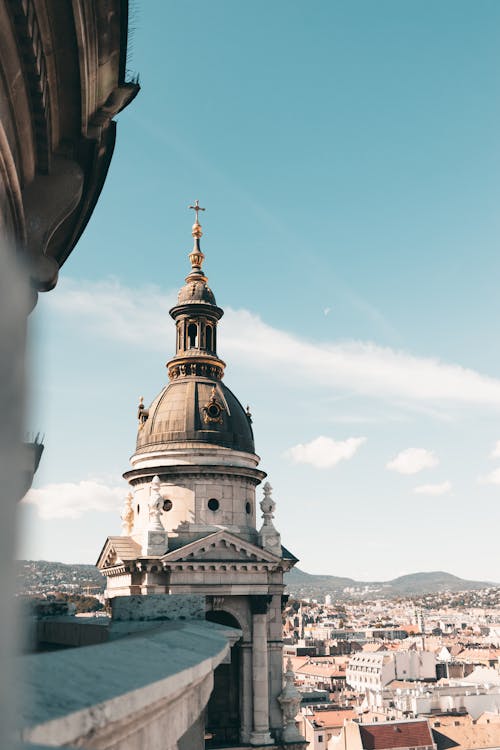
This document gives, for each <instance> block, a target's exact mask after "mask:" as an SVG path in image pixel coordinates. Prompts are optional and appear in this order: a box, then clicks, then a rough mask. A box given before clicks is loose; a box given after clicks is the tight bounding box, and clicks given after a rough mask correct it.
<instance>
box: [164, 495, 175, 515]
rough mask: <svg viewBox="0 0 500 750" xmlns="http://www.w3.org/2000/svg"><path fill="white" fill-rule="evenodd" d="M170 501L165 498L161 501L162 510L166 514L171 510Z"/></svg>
mask: <svg viewBox="0 0 500 750" xmlns="http://www.w3.org/2000/svg"><path fill="white" fill-rule="evenodd" d="M172 505H173V503H172V501H171V500H169V499H168V497H167V498H165V500H164V501H163V510H164V511H166V512H168V511H169V510H172Z"/></svg>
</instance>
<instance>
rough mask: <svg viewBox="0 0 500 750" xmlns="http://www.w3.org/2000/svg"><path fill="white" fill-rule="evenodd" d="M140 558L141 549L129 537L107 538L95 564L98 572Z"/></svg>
mask: <svg viewBox="0 0 500 750" xmlns="http://www.w3.org/2000/svg"><path fill="white" fill-rule="evenodd" d="M140 556H141V548H140V546H139V545H138V544H137V542H134V540H133V539H132V537H130V536H108V538H107V539H106V542H105V544H104V547H103V548H102V551H101V554H100V555H99V558H98V560H97V562H96V566H97V568H98V569H99V570H103V569H104V568H112V567H114V566H116V565H123V564H124V563H126V562H130V561H131V560H137V558H138V557H140Z"/></svg>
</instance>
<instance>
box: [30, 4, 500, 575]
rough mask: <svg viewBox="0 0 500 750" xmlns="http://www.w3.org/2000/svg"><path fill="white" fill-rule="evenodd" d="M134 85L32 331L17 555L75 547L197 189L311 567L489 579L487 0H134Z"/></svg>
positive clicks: (494, 46)
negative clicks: (37, 443) (31, 453)
mask: <svg viewBox="0 0 500 750" xmlns="http://www.w3.org/2000/svg"><path fill="white" fill-rule="evenodd" d="M131 16H132V20H131V45H130V50H129V60H128V66H129V69H130V72H131V74H134V75H135V74H139V75H140V83H141V87H142V88H141V92H140V94H139V95H138V97H137V98H136V99H135V100H134V102H133V103H132V104H131V105H130V106H129V107H128V108H127V109H126V110H124V111H123V112H122V113H121V114H120V115H119V116H118V118H117V120H118V127H117V144H116V149H115V153H114V156H113V160H112V163H111V167H110V171H109V174H108V177H107V180H106V183H105V185H104V189H103V191H102V194H101V197H100V199H99V202H98V204H97V207H96V209H95V211H94V214H93V216H92V218H91V220H90V223H89V225H88V227H87V229H86V230H85V233H84V235H83V236H82V238H81V240H80V241H79V243H78V246H77V247H76V249H75V250H74V251H73V253H72V254H71V256H70V258H69V260H68V261H67V262H66V264H65V265H64V267H63V269H62V271H61V275H60V281H59V284H58V286H57V287H56V289H55V290H54V291H52V292H50V293H48V294H45V295H40V299H39V302H38V306H37V308H36V310H35V312H34V313H33V314H32V317H31V322H30V330H31V336H30V338H31V342H32V344H31V350H30V361H29V368H30V372H31V374H32V377H31V393H30V404H31V407H30V414H29V418H28V424H27V429H28V430H29V431H31V432H37V431H41V432H42V433H44V434H45V441H44V442H45V451H44V454H43V458H42V462H41V465H40V468H39V470H38V473H37V475H36V478H35V483H34V487H33V489H32V490H31V492H30V493H29V495H28V496H27V498H26V499H25V501H23V503H22V512H21V516H22V527H21V534H20V540H21V541H20V544H19V555H20V556H22V557H25V558H30V559H38V558H41V559H49V560H62V561H65V562H94V561H95V560H96V559H97V556H98V554H99V552H100V549H101V547H102V545H103V543H104V541H105V539H106V536H108V535H109V534H117V533H120V519H119V513H120V508H121V505H122V503H123V498H124V497H125V495H126V493H127V485H126V483H125V482H124V480H123V479H122V478H121V475H122V473H123V472H124V471H126V470H127V469H128V468H129V463H128V460H129V457H130V455H131V454H132V453H133V450H134V446H135V436H136V429H137V422H136V408H137V404H138V399H139V397H140V396H141V395H144V397H145V401H146V403H148V402H150V401H151V400H152V399H153V398H154V397H155V395H156V394H157V393H158V392H159V391H160V389H161V388H162V387H163V385H164V384H165V383H166V380H167V376H166V370H165V362H166V361H167V360H168V359H169V358H170V357H171V356H172V354H173V353H174V345H175V336H174V328H173V323H172V321H171V319H170V317H169V315H168V310H169V308H170V306H171V305H172V304H173V302H174V301H175V296H176V291H177V290H178V289H179V287H180V286H182V284H183V281H184V276H185V275H186V273H187V272H188V270H189V263H188V259H187V255H188V253H189V251H190V248H191V225H192V221H193V215H192V212H190V211H188V208H187V207H188V206H189V204H190V203H192V202H193V201H194V200H195V199H199V200H200V204H201V205H202V206H205V207H206V209H207V210H206V211H205V212H204V213H203V214H202V220H201V221H202V225H203V231H204V236H203V240H202V247H203V250H204V252H205V255H206V261H205V270H206V272H207V275H208V277H209V281H210V286H211V288H212V289H213V290H214V293H215V295H216V299H217V303H218V304H219V305H220V306H221V307H223V308H224V310H225V316H224V318H223V319H222V321H221V323H220V325H219V337H218V349H219V355H220V356H221V357H222V359H224V361H225V362H226V363H227V368H226V375H225V382H226V384H227V385H228V386H229V387H230V388H231V389H232V390H233V392H234V393H235V394H236V395H237V397H238V398H239V399H240V400H241V401H242V403H243V404H244V405H246V404H247V403H248V404H249V405H250V408H251V411H252V414H253V426H254V434H255V440H256V450H257V453H258V454H259V455H260V456H261V468H263V470H264V471H266V472H267V473H268V479H269V481H270V483H271V485H272V486H273V497H274V499H275V500H276V503H277V511H276V526H277V527H278V529H279V530H280V532H281V535H282V541H283V543H284V544H285V546H286V547H288V548H289V549H290V550H291V551H292V552H293V553H294V554H295V555H296V556H297V557H298V558H300V563H299V566H300V567H301V568H302V569H303V570H306V571H307V572H310V573H323V574H333V575H342V576H351V577H354V578H357V579H359V580H374V579H375V580H388V579H391V578H393V577H396V576H398V575H402V574H405V573H411V572H416V571H421V570H445V571H448V572H450V573H454V574H456V575H460V576H462V577H465V578H475V579H480V580H488V581H500V559H499V557H498V554H497V550H498V525H499V520H500V512H499V500H500V353H499V347H498V321H499V320H500V295H499V293H498V280H499V278H500V252H499V242H500V212H499V211H498V206H499V202H500V4H499V3H498V2H495V1H494V0H493V1H491V2H489V1H488V0H482V2H480V3H477V2H473V1H470V2H464V1H463V0H450V1H447V0H440V2H439V3H425V2H420V1H419V0H408V1H407V2H404V3H401V2H400V1H399V0H379V2H377V3H374V2H371V1H370V0H363V1H361V0H345V1H342V2H339V1H333V0H332V2H326V1H325V0H322V1H321V2H319V1H318V0H311V1H310V2H307V3H305V2H297V1H295V0H292V1H290V0H289V1H288V2H282V1H281V0H273V2H272V3H270V2H268V1H266V2H264V1H263V0H254V2H252V3H234V2H230V1H229V0H212V1H211V2H210V3H207V2H202V1H201V0H191V2H190V3H183V2H173V0H168V2H167V1H165V0H161V1H160V0H148V2H147V3H142V4H141V3H139V2H135V3H133V5H132V14H131Z"/></svg>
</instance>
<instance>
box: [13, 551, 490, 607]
mask: <svg viewBox="0 0 500 750" xmlns="http://www.w3.org/2000/svg"><path fill="white" fill-rule="evenodd" d="M17 566H18V568H17V570H18V583H19V585H18V591H19V593H21V594H28V595H36V594H46V593H48V592H52V591H65V592H69V593H92V594H95V593H98V592H102V591H104V586H105V579H104V577H103V576H102V574H101V573H100V572H99V571H98V570H97V568H96V567H95V566H94V565H77V564H66V563H60V562H50V561H47V560H18V562H17ZM285 582H286V584H287V589H288V591H289V592H290V593H291V594H293V595H295V596H303V597H310V598H318V597H324V596H325V594H334V595H335V596H337V597H342V596H349V595H352V594H353V593H354V594H358V595H360V594H361V592H363V591H364V590H365V589H367V593H369V594H371V593H373V594H374V595H377V594H380V595H382V596H387V597H390V596H412V595H420V594H435V593H438V592H440V591H450V592H455V591H473V590H477V589H484V588H487V587H488V586H496V585H497V584H494V583H491V582H487V581H467V580H464V579H463V578H459V577H458V576H454V575H452V574H451V573H445V572H444V571H431V572H423V573H412V574H410V575H405V576H399V578H394V579H392V580H391V581H356V580H354V578H347V577H343V576H332V575H314V574H312V573H306V572H305V571H304V570H301V569H300V568H292V570H291V571H290V572H289V573H286V574H285ZM344 589H353V590H355V591H353V592H347V593H345V592H344Z"/></svg>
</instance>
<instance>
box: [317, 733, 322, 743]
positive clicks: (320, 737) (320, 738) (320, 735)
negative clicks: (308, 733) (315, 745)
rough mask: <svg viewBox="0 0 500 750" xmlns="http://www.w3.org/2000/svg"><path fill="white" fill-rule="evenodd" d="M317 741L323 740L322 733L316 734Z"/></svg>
mask: <svg viewBox="0 0 500 750" xmlns="http://www.w3.org/2000/svg"><path fill="white" fill-rule="evenodd" d="M318 742H323V735H322V734H318Z"/></svg>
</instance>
